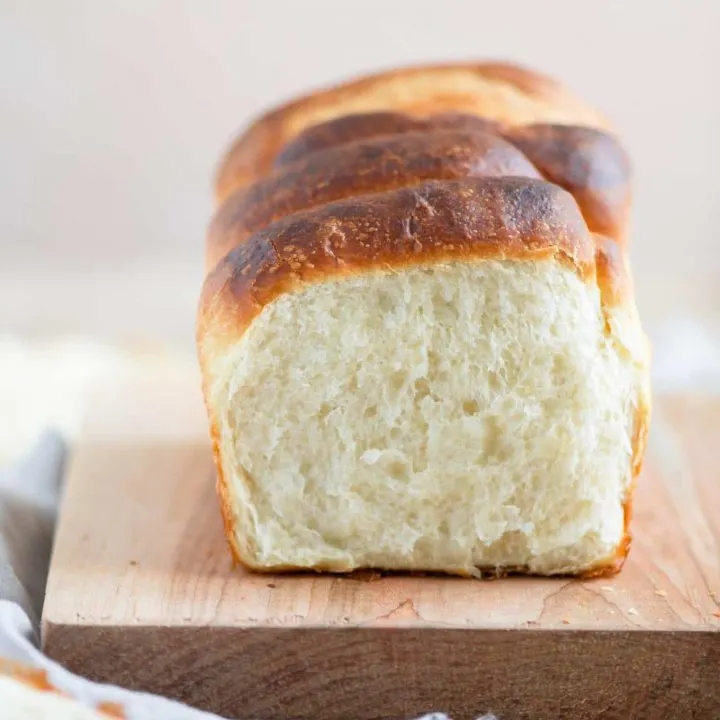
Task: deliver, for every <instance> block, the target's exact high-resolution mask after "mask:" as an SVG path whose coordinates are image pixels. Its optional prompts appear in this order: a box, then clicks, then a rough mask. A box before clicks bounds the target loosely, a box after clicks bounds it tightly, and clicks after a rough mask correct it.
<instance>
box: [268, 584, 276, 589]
mask: <svg viewBox="0 0 720 720" xmlns="http://www.w3.org/2000/svg"><path fill="white" fill-rule="evenodd" d="M267 586H268V587H269V588H270V589H271V590H274V589H275V588H276V587H277V585H276V584H275V583H268V584H267Z"/></svg>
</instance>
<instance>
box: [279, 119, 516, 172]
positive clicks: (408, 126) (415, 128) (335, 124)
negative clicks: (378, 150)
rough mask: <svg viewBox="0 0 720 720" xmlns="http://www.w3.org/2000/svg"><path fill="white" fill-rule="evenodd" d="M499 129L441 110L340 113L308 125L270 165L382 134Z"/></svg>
mask: <svg viewBox="0 0 720 720" xmlns="http://www.w3.org/2000/svg"><path fill="white" fill-rule="evenodd" d="M501 128H502V125H501V124H500V123H498V122H495V121H494V120H488V119H487V118H481V117H478V116H477V115H468V114H466V113H441V114H439V115H432V116H430V117H426V118H417V117H412V116H410V115H407V114H406V113H400V112H375V113H358V114H355V115H342V116H341V117H338V118H335V119H333V120H328V121H327V122H324V123H320V124H319V125H312V126H311V127H309V128H308V129H307V130H304V131H303V132H301V133H300V134H299V135H298V136H297V137H296V138H294V139H293V140H291V141H290V142H289V143H288V144H287V145H285V146H284V147H283V148H282V149H281V150H280V152H279V153H278V155H277V157H276V158H275V160H274V162H273V165H274V167H275V168H278V167H283V166H284V165H288V164H290V163H293V162H296V161H298V160H301V159H304V158H306V157H307V156H308V155H311V154H312V153H315V152H318V151H319V150H327V149H328V148H332V147H337V146H338V145H344V144H345V143H349V142H355V141H358V140H369V139H370V138H377V137H383V136H386V135H405V134H406V133H423V132H430V131H433V130H460V131H465V132H486V133H487V132H489V133H492V134H494V135H499V134H500V130H501Z"/></svg>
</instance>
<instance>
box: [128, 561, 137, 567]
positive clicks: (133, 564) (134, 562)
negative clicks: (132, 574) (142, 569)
mask: <svg viewBox="0 0 720 720" xmlns="http://www.w3.org/2000/svg"><path fill="white" fill-rule="evenodd" d="M137 564H138V561H137V560H131V561H130V565H132V566H133V567H135V566H136V565H137Z"/></svg>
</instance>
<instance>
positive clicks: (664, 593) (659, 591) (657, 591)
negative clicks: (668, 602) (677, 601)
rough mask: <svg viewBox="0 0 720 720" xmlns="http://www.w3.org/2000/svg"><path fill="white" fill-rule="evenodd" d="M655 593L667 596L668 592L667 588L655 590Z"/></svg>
mask: <svg viewBox="0 0 720 720" xmlns="http://www.w3.org/2000/svg"><path fill="white" fill-rule="evenodd" d="M655 594H656V595H658V596H659V597H666V596H667V592H666V591H665V590H656V591H655Z"/></svg>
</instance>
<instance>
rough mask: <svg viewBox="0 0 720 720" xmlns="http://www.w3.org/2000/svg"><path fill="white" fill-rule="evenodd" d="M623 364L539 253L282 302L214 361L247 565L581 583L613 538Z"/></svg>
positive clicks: (626, 406) (624, 401)
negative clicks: (509, 572)
mask: <svg viewBox="0 0 720 720" xmlns="http://www.w3.org/2000/svg"><path fill="white" fill-rule="evenodd" d="M637 373H638V371H637V368H636V367H635V366H634V365H633V363H632V360H631V359H630V358H629V354H628V352H627V350H626V349H624V348H623V346H622V345H619V344H617V343H613V342H612V340H611V339H610V337H609V336H608V334H607V330H606V319H605V317H604V315H603V312H602V309H601V303H600V294H599V291H598V289H597V287H596V286H595V284H594V282H589V283H588V282H585V281H584V280H583V279H581V278H580V277H579V276H578V275H577V274H576V273H575V272H574V271H573V270H572V269H571V268H570V267H567V266H565V265H564V264H561V263H558V262H555V261H552V260H548V261H541V262H529V261H519V260H518V261H499V260H498V261H495V260H493V261H483V262H474V263H472V262H471V263H449V264H437V265H433V266H428V267H418V268H413V269H406V270H403V271H401V272H392V271H388V272H387V273H377V272H376V273H368V274H363V275H360V276H354V277H347V278H343V279H340V280H333V281H329V282H325V283H322V284H316V285H312V286H309V287H306V288H304V289H303V290H301V291H299V292H295V293H289V294H284V295H281V296H280V297H278V298H277V299H275V300H274V301H273V302H272V303H270V304H269V305H268V306H266V307H265V308H264V309H263V310H262V312H261V314H260V315H259V316H258V317H257V318H256V319H255V320H254V322H253V323H252V324H251V326H250V327H249V328H248V330H247V331H246V332H245V334H244V335H243V336H242V337H241V338H240V339H239V340H238V341H237V342H236V344H235V345H234V346H232V347H231V348H230V349H229V351H228V352H226V353H223V354H222V356H218V357H217V359H215V360H213V361H212V365H211V367H210V373H209V377H210V383H209V402H210V404H211V405H212V412H213V414H214V416H215V418H216V426H217V428H218V432H219V449H220V461H221V463H222V468H223V473H224V476H225V481H226V482H227V484H228V491H229V500H230V504H231V506H232V513H233V514H234V515H235V520H236V521H237V522H236V523H235V534H236V537H235V540H236V543H237V546H238V549H239V550H240V552H241V555H242V556H243V560H244V561H245V562H247V563H248V564H250V565H251V566H254V567H260V568H272V567H275V566H298V567H316V568H320V569H326V570H334V571H347V570H351V569H354V568H360V567H376V568H386V569H415V570H430V571H432V570H441V571H445V572H457V573H461V574H476V573H477V569H478V568H481V569H486V568H493V569H503V568H512V569H525V570H528V571H530V572H537V573H544V574H551V573H565V572H579V571H582V570H583V569H589V568H592V567H594V566H596V565H598V564H602V563H607V562H609V558H611V557H612V556H614V555H615V554H616V552H617V548H618V546H619V545H620V544H621V543H622V541H623V536H624V516H623V505H624V502H625V500H626V494H627V491H628V488H629V484H630V481H631V455H632V448H631V445H632V435H633V426H634V417H635V404H636V402H637V393H638V380H637V378H638V374H637Z"/></svg>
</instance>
